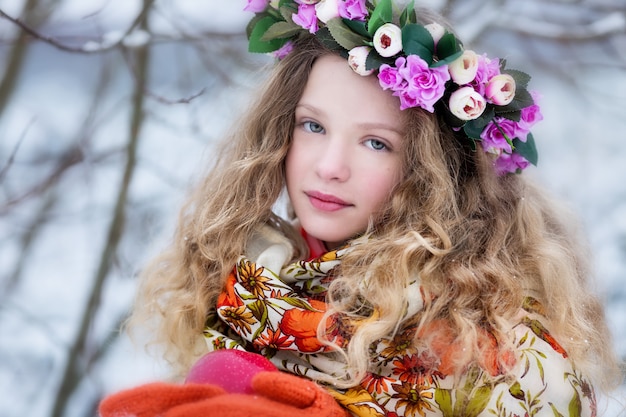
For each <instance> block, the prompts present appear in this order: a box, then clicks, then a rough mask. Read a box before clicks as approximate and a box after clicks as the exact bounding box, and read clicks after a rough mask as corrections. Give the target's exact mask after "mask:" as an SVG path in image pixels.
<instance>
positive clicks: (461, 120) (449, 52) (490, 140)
mask: <svg viewBox="0 0 626 417" xmlns="http://www.w3.org/2000/svg"><path fill="white" fill-rule="evenodd" d="M247 1H248V4H247V6H246V7H245V9H244V10H247V11H251V12H254V13H255V17H254V18H253V19H252V20H251V21H250V23H249V24H248V27H247V35H248V40H249V51H250V52H260V53H273V55H274V56H276V57H277V58H278V59H282V58H283V57H285V56H286V55H287V54H289V52H290V51H291V49H292V47H293V39H295V38H296V37H298V36H299V35H300V33H302V32H303V31H308V32H310V33H312V34H315V36H316V38H317V39H318V40H319V41H320V42H321V43H322V44H323V45H324V46H325V47H327V48H329V49H331V50H335V51H338V52H339V53H340V54H341V55H342V56H344V57H346V58H347V60H348V64H349V65H350V67H352V69H353V70H354V71H355V72H356V73H357V74H360V75H364V76H365V75H370V74H372V73H376V74H377V76H378V81H379V84H380V86H381V87H382V88H383V89H385V90H391V91H392V92H393V95H394V96H397V97H398V98H399V99H400V109H401V110H404V109H407V108H410V107H421V108H423V109H425V110H427V111H429V112H431V113H435V112H436V113H438V114H441V115H443V117H444V120H445V122H446V123H447V124H448V125H449V126H450V127H452V128H453V129H454V130H455V131H456V132H457V133H459V134H460V135H461V137H463V138H466V139H467V140H468V141H469V142H468V143H469V144H470V146H471V147H472V149H476V143H477V142H478V143H479V144H480V145H481V147H482V149H483V150H484V151H485V152H487V153H488V154H492V155H493V156H494V166H495V169H496V172H497V173H498V174H499V175H503V174H507V173H520V172H521V171H522V170H523V169H524V168H526V167H527V166H528V165H529V164H533V165H536V164H537V149H536V147H535V141H534V138H533V135H532V133H530V128H531V127H532V126H533V125H534V124H535V123H536V122H538V121H540V120H542V118H543V116H542V115H541V111H540V109H539V106H538V105H537V104H536V103H535V101H536V98H537V95H536V94H535V93H534V92H529V91H528V90H527V85H528V82H529V81H530V76H529V75H528V74H525V73H523V72H521V71H517V70H510V69H505V65H506V62H505V60H502V59H489V58H488V57H487V56H486V55H478V54H476V53H475V52H474V51H471V50H466V49H464V48H463V44H462V43H461V41H460V40H459V39H457V38H456V36H454V34H452V33H450V32H449V31H448V30H446V29H445V28H444V27H443V26H441V25H440V24H438V23H435V22H433V23H429V24H426V25H421V24H418V23H417V13H416V11H415V6H414V1H413V0H411V1H410V2H409V3H408V5H407V6H406V7H405V8H404V10H403V11H402V13H401V14H400V16H399V19H398V20H397V21H394V15H393V10H392V0H379V1H374V2H372V1H368V0H271V1H270V0H247Z"/></svg>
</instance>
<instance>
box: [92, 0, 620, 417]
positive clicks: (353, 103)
mask: <svg viewBox="0 0 626 417" xmlns="http://www.w3.org/2000/svg"><path fill="white" fill-rule="evenodd" d="M248 3H249V4H248V10H252V11H254V12H255V13H257V14H256V16H255V18H254V19H253V20H252V22H251V24H250V26H249V32H248V34H249V38H250V49H251V50H252V51H253V52H272V51H276V53H277V56H279V57H280V58H281V60H280V62H279V63H278V64H277V66H276V68H275V70H274V72H273V74H272V76H271V78H270V79H269V80H268V82H267V84H266V86H265V89H264V91H263V92H262V94H261V95H260V97H259V99H258V100H257V101H256V103H255V104H254V105H252V106H251V109H250V111H249V112H248V114H247V115H246V117H245V118H244V121H243V123H242V125H241V126H240V128H239V129H238V130H236V131H235V132H234V133H233V134H232V136H231V137H230V138H228V140H227V141H226V142H225V144H226V145H225V146H224V148H223V149H222V152H221V154H220V156H219V158H218V161H217V163H216V165H215V166H214V167H213V168H212V170H211V171H210V172H209V174H208V175H207V176H206V177H205V179H204V180H203V182H202V183H201V184H200V186H199V187H198V189H197V191H196V193H195V195H194V196H193V197H192V199H191V200H190V202H189V204H188V205H187V206H186V207H185V208H184V210H183V211H182V215H181V218H180V224H179V228H178V231H177V234H176V237H175V239H174V243H173V245H172V246H171V247H170V248H169V249H168V250H167V251H166V252H165V253H164V254H163V255H161V256H160V257H159V258H158V259H156V260H155V261H154V262H153V263H152V264H151V266H150V267H149V268H148V269H146V270H145V271H144V273H143V277H144V279H143V282H142V286H141V290H140V293H139V298H138V301H137V306H136V309H135V311H134V313H133V317H132V322H134V323H136V324H137V323H144V322H145V321H148V320H153V319H156V320H157V321H156V329H155V332H154V335H155V338H156V339H157V340H158V341H160V342H162V343H164V344H165V346H166V347H167V353H168V355H169V357H168V358H169V359H170V361H172V363H173V364H174V365H176V366H177V367H178V369H179V370H180V371H181V372H182V373H183V374H185V373H187V371H188V370H189V368H190V367H191V366H192V364H193V363H194V362H196V360H197V359H198V358H199V357H200V356H202V355H203V354H204V353H206V352H207V350H208V351H218V350H223V349H234V350H242V351H249V352H255V353H259V354H261V355H263V356H265V357H266V358H268V359H269V360H270V361H271V362H272V363H273V364H274V365H275V366H276V367H277V368H278V369H279V370H281V371H283V372H286V373H289V374H294V375H297V376H298V377H292V376H289V377H288V378H291V379H289V380H288V383H287V385H290V384H291V385H293V386H294V387H295V386H298V384H299V383H300V382H299V381H304V380H305V379H306V380H312V381H315V382H316V383H317V384H319V385H320V386H322V387H323V388H324V389H325V390H326V391H327V392H328V393H330V395H332V397H333V398H334V399H335V401H336V403H335V402H333V401H331V402H330V403H329V402H325V403H324V404H325V406H324V407H322V408H323V409H325V410H328V413H329V414H327V415H341V413H344V412H345V411H341V413H339V414H332V413H335V412H336V411H337V410H336V409H335V408H333V404H340V405H341V407H342V408H343V410H348V411H349V412H350V413H351V414H352V415H356V416H417V415H421V416H426V415H428V416H479V415H481V416H487V415H490V416H491V415H497V416H513V415H550V416H553V415H554V416H560V415H572V416H574V415H586V416H587V415H596V411H597V410H596V398H595V393H594V386H597V387H601V388H610V387H612V386H614V384H615V383H616V382H618V381H619V371H618V369H619V368H618V364H617V361H616V358H615V356H614V354H613V352H612V350H611V344H610V336H609V332H608V330H607V326H606V323H605V321H604V316H603V311H602V305H601V304H600V302H599V301H598V299H596V298H595V297H594V296H593V295H591V293H590V291H589V288H588V282H587V279H588V274H589V273H588V270H587V265H586V256H585V254H584V252H583V249H582V248H581V247H580V246H579V245H578V244H577V241H578V240H577V238H576V237H575V236H574V235H573V234H572V232H571V230H569V228H568V227H567V225H566V224H564V223H563V221H562V219H563V218H565V216H563V215H562V214H561V213H560V212H558V211H557V210H556V209H555V208H554V206H553V204H552V203H551V202H550V201H549V199H548V198H547V197H546V196H545V195H544V194H543V193H542V192H541V191H540V190H539V189H538V188H537V187H535V186H533V185H532V184H531V183H530V182H529V181H528V180H527V179H526V178H525V177H524V175H519V173H520V172H521V171H522V170H523V169H524V168H525V167H526V166H527V165H528V164H529V163H534V162H536V153H535V148H534V143H533V137H532V134H530V133H529V129H530V127H531V126H532V125H533V124H534V123H535V122H536V121H538V120H540V118H541V116H540V112H539V108H538V107H537V104H536V103H535V100H534V98H535V94H534V93H529V92H528V91H527V90H526V86H527V83H528V78H529V77H528V76H526V75H525V74H523V73H520V72H518V71H510V70H506V69H505V68H504V63H503V62H501V61H499V60H497V59H489V58H487V57H486V56H479V55H477V54H475V53H473V52H472V51H469V50H465V49H464V48H463V47H462V45H461V43H460V42H459V41H458V39H456V37H455V36H454V35H453V34H452V33H451V32H449V31H448V30H446V29H444V28H443V26H441V25H440V24H438V23H436V22H437V19H433V17H432V15H431V14H429V13H426V12H424V11H419V12H416V11H415V10H414V8H413V5H412V2H411V3H410V4H409V5H408V6H407V7H406V8H405V9H403V10H394V9H393V8H392V4H391V2H390V1H387V0H381V1H378V2H376V3H375V4H371V3H366V2H364V1H358V0H355V1H349V0H346V1H330V0H321V1H316V0H312V1H304V0H298V1H295V2H294V1H284V0H283V1H279V2H275V1H272V2H269V3H268V1H254V0H252V1H249V2H248ZM283 192H286V197H287V198H283V197H284V196H283ZM285 200H287V201H288V202H289V207H290V209H292V210H289V212H290V216H286V217H289V218H287V219H284V218H282V217H280V216H278V215H277V214H276V212H281V211H280V210H281V208H280V203H281V202H283V201H285ZM207 347H208V349H207ZM300 377H303V378H300ZM302 383H305V382H302ZM260 385H263V384H259V383H257V384H256V385H255V390H256V391H257V393H258V392H259V391H258V390H259V389H260V388H259V386H260ZM272 386H273V385H272ZM161 388H162V387H161ZM167 389H170V391H171V392H173V391H174V390H176V389H180V387H174V386H171V387H169V388H167ZM194 389H195V388H194ZM277 389H278V388H277ZM281 389H285V387H284V385H283V388H281ZM287 390H288V389H287ZM147 392H148V391H141V388H140V391H133V392H132V393H130V394H129V393H125V395H126V394H129V395H138V393H141V394H142V395H144V394H146V393H147ZM150 392H152V395H154V392H155V391H150ZM159 392H161V391H159ZM219 394H220V395H221V394H223V392H222V391H219ZM216 395H217V394H216V393H215V392H213V391H212V392H210V393H208V394H206V397H207V398H208V397H214V396H216ZM264 395H265V394H264ZM324 395H326V394H324ZM270 396H271V395H270ZM200 397H202V395H200ZM322 397H323V398H325V400H324V401H327V399H328V398H329V397H327V396H326V397H324V396H322ZM322 397H320V398H322ZM120 398H121V397H112V398H110V399H109V400H108V402H107V401H105V403H103V406H104V405H105V406H106V407H104V408H103V409H106V410H109V409H115V408H116V407H119V405H120V404H121V401H122V400H121V399H120ZM123 398H126V399H127V397H123ZM185 398H186V399H184V400H180V401H179V402H185V401H191V402H194V401H197V398H195V397H194V399H193V400H189V399H188V398H187V397H185ZM233 401H234V400H229V401H226V402H227V403H230V404H233ZM258 401H261V400H259V397H258V396H254V397H252V396H250V398H249V401H245V402H246V403H250V404H255V403H256V402H258ZM273 401H277V402H281V401H283V402H284V398H278V399H277V398H273ZM288 402H289V401H287V403H288ZM216 404H217V403H215V402H213V403H210V402H209V403H207V405H205V406H203V407H201V409H202V410H203V411H202V413H203V414H202V415H211V410H215V407H216ZM220 404H221V405H220V407H222V406H223V403H220ZM259 404H260V403H259ZM232 407H234V409H236V408H237V407H238V406H237V405H232ZM263 407H266V405H265V403H263V405H262V406H261V405H259V407H257V409H256V410H257V411H256V415H265V414H262V413H261V411H259V410H261V409H263ZM277 407H278V406H277ZM277 409H278V408H277ZM318 411H319V410H318ZM107 412H108V411H107ZM246 412H248V411H246ZM246 412H243V411H242V412H241V413H240V415H248V414H245V413H246ZM223 413H224V411H223V410H222V412H221V415H225V414H223ZM249 413H250V415H253V414H255V413H254V412H252V411H250V412H249ZM296 414H297V413H294V412H293V410H292V412H291V415H296ZM103 415H106V412H103ZM188 415H191V414H188ZM198 415H201V414H198ZM229 415H230V414H229ZM232 415H237V413H236V412H233V414H232ZM276 415H278V414H276ZM286 415H289V414H286ZM302 415H318V414H314V413H312V412H311V411H310V410H309V412H308V413H304V414H302Z"/></svg>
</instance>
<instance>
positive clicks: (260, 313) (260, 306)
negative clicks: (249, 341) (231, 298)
mask: <svg viewBox="0 0 626 417" xmlns="http://www.w3.org/2000/svg"><path fill="white" fill-rule="evenodd" d="M246 307H248V309H249V310H250V311H251V312H252V315H253V316H254V317H255V318H256V319H257V320H258V321H262V319H263V317H264V316H266V317H267V306H266V305H265V303H264V302H263V301H261V300H256V301H255V302H252V303H250V304H248V305H247V306H246Z"/></svg>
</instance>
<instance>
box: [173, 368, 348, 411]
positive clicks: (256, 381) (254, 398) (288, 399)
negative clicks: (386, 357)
mask: <svg viewBox="0 0 626 417" xmlns="http://www.w3.org/2000/svg"><path fill="white" fill-rule="evenodd" d="M252 386H253V388H254V391H255V394H258V395H246V394H226V395H219V396H216V397H212V398H209V399H207V400H203V401H197V402H190V403H187V404H183V405H179V406H176V407H174V408H172V409H171V410H170V411H169V412H168V413H167V414H165V417H299V416H301V417H349V416H350V414H349V413H348V412H347V411H346V410H345V409H343V408H341V406H340V405H339V404H337V402H336V401H335V399H334V398H333V397H332V396H331V395H330V394H328V393H327V392H326V391H324V389H323V388H321V387H319V386H317V385H316V384H315V383H314V382H312V381H309V380H307V379H304V378H300V377H297V376H294V375H291V374H287V373H283V372H260V373H258V374H256V375H255V376H254V377H253V379H252Z"/></svg>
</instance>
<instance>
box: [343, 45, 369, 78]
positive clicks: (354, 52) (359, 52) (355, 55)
mask: <svg viewBox="0 0 626 417" xmlns="http://www.w3.org/2000/svg"><path fill="white" fill-rule="evenodd" d="M371 50H372V48H370V47H369V46H357V47H355V48H352V49H351V50H350V52H348V64H349V65H350V68H352V69H353V70H354V72H356V73H357V74H359V75H363V76H365V75H370V74H371V73H373V72H374V70H373V69H369V70H368V69H366V67H365V62H366V61H367V56H368V55H369V53H370V51H371Z"/></svg>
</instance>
